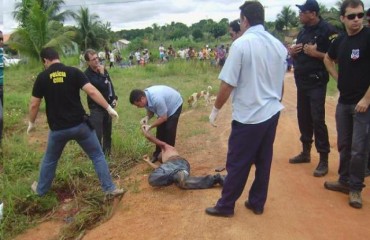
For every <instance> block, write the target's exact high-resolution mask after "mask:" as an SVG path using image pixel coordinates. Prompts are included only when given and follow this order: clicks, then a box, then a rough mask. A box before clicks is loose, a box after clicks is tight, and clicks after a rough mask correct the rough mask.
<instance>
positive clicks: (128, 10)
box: [0, 0, 370, 33]
mask: <svg viewBox="0 0 370 240" xmlns="http://www.w3.org/2000/svg"><path fill="white" fill-rule="evenodd" d="M15 2H20V0H0V9H1V10H0V29H2V30H3V32H5V33H9V32H11V31H13V30H14V28H16V27H17V23H16V22H14V20H13V17H12V12H13V11H14V4H15ZM64 2H65V6H64V8H65V9H66V8H68V9H71V10H73V11H77V10H78V9H79V8H80V7H81V6H82V7H88V8H89V10H90V13H96V14H97V15H98V16H99V17H100V19H101V20H102V21H103V22H110V23H111V26H112V30H113V31H117V30H121V29H135V28H145V27H148V26H152V24H153V23H156V24H158V25H160V26H162V25H164V24H169V23H171V22H172V21H174V22H182V23H185V24H186V25H188V26H190V25H191V24H192V23H195V22H198V21H199V20H201V19H213V20H214V21H219V20H221V19H222V18H228V19H229V20H234V19H236V18H238V17H239V6H240V5H242V4H243V2H244V1H243V0H65V1H64ZM260 2H261V3H262V4H263V5H264V6H265V11H266V20H267V21H274V20H275V19H276V15H277V14H278V13H279V12H280V11H281V10H282V8H283V6H292V9H293V10H296V11H297V12H298V8H297V7H295V4H303V3H304V2H305V0H295V1H294V0H261V1H260ZM318 2H320V3H322V4H324V5H326V6H327V7H328V8H330V7H332V6H334V5H335V3H336V2H337V0H318ZM363 2H364V3H365V7H370V0H363ZM66 24H67V25H73V24H74V22H73V21H72V20H68V21H67V22H66Z"/></svg>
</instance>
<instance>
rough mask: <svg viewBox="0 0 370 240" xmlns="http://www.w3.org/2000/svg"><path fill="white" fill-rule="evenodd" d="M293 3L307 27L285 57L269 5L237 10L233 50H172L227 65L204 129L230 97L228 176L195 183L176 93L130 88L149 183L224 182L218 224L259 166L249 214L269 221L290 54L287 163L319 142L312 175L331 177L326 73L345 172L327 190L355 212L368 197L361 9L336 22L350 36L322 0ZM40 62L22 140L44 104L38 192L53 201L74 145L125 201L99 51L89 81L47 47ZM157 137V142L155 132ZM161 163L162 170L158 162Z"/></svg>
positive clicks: (366, 46) (365, 31)
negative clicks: (110, 161)
mask: <svg viewBox="0 0 370 240" xmlns="http://www.w3.org/2000/svg"><path fill="white" fill-rule="evenodd" d="M296 6H297V7H298V9H299V19H300V22H301V23H302V25H303V27H302V30H301V31H300V32H299V34H298V37H297V42H296V44H295V45H292V46H289V47H288V48H287V47H286V46H284V44H282V43H281V41H279V40H278V39H276V38H275V37H274V36H272V35H271V34H270V33H268V32H267V31H266V30H265V29H264V26H263V24H264V21H265V19H264V7H263V6H262V4H261V3H259V2H258V1H246V2H245V3H244V4H243V5H242V6H240V18H239V19H238V20H236V21H234V22H232V23H230V29H229V32H230V36H231V38H232V40H233V43H232V45H231V47H230V51H228V46H227V47H226V48H225V47H224V46H220V47H219V48H217V50H215V49H211V48H208V46H207V45H206V46H204V48H203V49H202V50H200V51H198V53H196V50H195V49H192V48H189V49H187V50H185V51H184V50H183V49H180V50H179V51H178V52H177V54H178V56H179V57H180V58H184V59H192V58H198V59H200V58H199V57H200V56H202V59H203V60H206V59H212V58H213V55H211V53H212V52H214V53H215V52H216V51H217V54H216V53H215V55H216V56H217V57H218V60H216V59H214V60H215V61H216V62H217V64H219V65H220V66H222V68H221V72H220V74H219V77H218V78H219V79H220V82H221V83H220V87H219V92H218V94H217V98H216V101H215V103H214V106H213V108H212V111H211V113H210V115H209V122H210V123H211V124H212V125H214V126H215V125H216V121H217V117H218V115H219V113H220V109H221V108H222V107H223V106H224V104H225V103H226V101H227V100H228V99H229V98H230V96H232V99H231V101H232V105H233V109H232V116H231V117H232V124H231V133H230V136H229V141H228V151H227V155H226V170H227V175H226V176H221V175H219V174H216V175H207V176H200V177H192V176H190V164H189V162H188V161H187V160H186V159H185V158H183V157H181V156H180V155H179V153H178V152H177V150H176V149H175V142H176V132H177V125H178V121H179V117H180V115H181V112H182V105H183V99H182V97H181V94H180V93H179V92H178V91H177V90H175V89H173V88H171V87H169V86H164V85H154V86H151V87H148V88H146V89H143V90H141V89H134V90H132V91H131V93H130V96H129V101H130V103H131V104H132V105H134V106H136V107H138V108H145V110H146V115H145V116H144V117H143V118H142V119H141V120H140V126H141V131H142V133H143V135H144V136H145V137H146V138H147V139H148V140H149V141H151V142H153V143H154V144H155V145H156V149H155V151H154V153H153V154H152V156H151V158H149V157H145V159H144V160H145V161H146V162H148V164H150V165H151V166H153V167H154V168H156V169H155V170H154V171H153V172H152V173H151V174H150V175H149V178H148V181H149V184H150V185H152V186H167V185H169V184H172V183H175V184H176V185H178V186H179V187H181V188H183V189H204V188H210V187H213V186H215V185H217V184H218V185H220V186H222V192H221V197H220V198H219V199H218V201H217V203H216V204H215V206H213V207H209V208H206V209H205V212H206V214H208V215H211V216H219V217H231V216H233V215H234V208H235V202H236V201H237V200H238V199H239V198H240V196H241V194H242V192H243V191H244V188H245V185H246V181H247V179H248V176H249V173H250V170H251V167H252V165H255V167H256V172H255V176H254V180H253V183H252V185H251V187H250V189H249V192H248V196H247V199H246V201H245V203H244V205H245V207H246V208H247V209H248V210H251V211H252V212H253V213H254V214H262V213H263V212H264V207H265V204H266V201H267V196H268V186H269V180H270V171H271V163H272V159H273V144H274V141H275V135H276V129H277V125H278V121H279V117H280V111H281V110H282V109H283V108H284V106H283V104H282V99H283V82H284V76H285V72H286V69H287V59H286V57H287V55H288V53H289V54H290V56H292V58H293V61H294V78H295V82H296V86H297V119H298V126H299V130H300V141H301V142H302V152H301V153H299V154H298V155H297V156H294V157H292V158H290V159H289V163H291V164H300V163H308V162H310V161H311V160H312V158H311V148H312V144H313V143H314V144H315V147H316V150H317V152H318V153H319V160H318V165H317V167H316V169H315V170H314V172H313V175H314V176H315V177H323V176H325V175H326V174H327V173H328V170H329V168H328V161H329V152H330V145H329V138H328V130H327V126H326V123H325V96H326V88H327V83H328V81H329V74H330V75H331V76H332V77H333V78H334V79H335V80H336V81H337V83H338V90H339V99H338V104H337V108H336V115H335V118H336V127H337V133H338V139H337V142H338V151H339V155H340V159H339V161H340V163H339V170H338V174H339V178H338V180H337V181H326V182H325V183H324V186H325V188H326V189H328V190H332V191H338V192H343V193H346V194H348V196H349V200H348V203H349V205H350V206H351V207H354V208H361V207H362V196H361V191H362V189H363V188H364V187H365V185H364V178H365V174H366V172H367V171H368V167H369V166H368V162H369V160H368V159H370V157H369V150H370V147H369V146H370V145H369V144H370V132H369V129H370V110H369V105H370V79H369V76H370V68H369V66H370V28H367V27H364V26H363V18H364V17H365V13H364V4H363V2H362V1H361V0H345V1H343V3H342V5H341V7H340V20H341V21H342V23H343V24H344V26H345V32H343V33H338V32H337V31H336V30H335V29H334V28H333V27H332V26H330V24H328V23H327V22H325V21H324V20H323V19H322V18H321V16H320V8H319V5H318V3H317V1H316V0H307V1H306V2H305V3H304V4H302V5H296ZM367 19H368V22H369V25H370V11H367ZM236 25H237V26H236ZM170 47H171V50H170V51H167V53H166V50H165V47H164V46H163V45H162V44H161V46H160V47H159V49H158V50H159V56H162V59H161V61H166V60H165V58H166V54H168V53H169V52H170V53H171V54H174V55H176V53H175V50H174V49H173V48H172V46H170ZM138 52H139V54H140V51H139V50H138ZM139 54H138V55H139ZM140 56H141V55H140ZM40 58H41V59H42V62H43V64H44V66H45V70H44V71H43V72H41V73H40V74H39V75H38V77H37V79H36V81H35V83H34V87H33V90H32V97H31V102H30V108H29V126H28V129H27V133H30V132H31V131H32V130H34V128H35V119H36V116H37V112H38V110H39V108H40V104H41V100H42V99H43V98H44V99H45V102H46V113H47V120H48V124H49V128H50V133H49V139H48V145H47V149H46V152H45V155H44V157H43V159H42V164H41V168H40V176H39V180H38V182H34V184H33V185H32V189H33V191H34V192H35V193H37V194H38V195H40V196H42V195H44V194H46V192H47V191H48V190H49V189H50V186H51V183H52V180H53V178H54V175H55V169H56V166H57V162H58V160H59V158H60V156H61V153H62V150H63V148H64V146H65V144H66V143H67V142H68V141H70V140H76V141H77V142H78V143H79V144H80V146H81V147H82V149H83V150H84V151H85V152H86V153H87V154H88V156H89V157H90V158H91V160H92V162H93V164H94V167H95V170H96V173H97V176H98V178H99V180H100V182H101V187H102V189H103V191H104V192H105V193H106V194H111V195H113V196H118V195H122V194H123V193H124V190H123V189H120V188H117V187H116V186H115V184H114V183H113V182H112V179H111V176H110V174H109V169H108V165H107V163H106V160H105V155H104V153H105V154H108V155H109V153H110V151H111V138H110V137H111V136H110V135H111V131H112V118H114V117H118V114H117V112H116V111H115V110H114V108H115V106H116V104H117V101H118V97H117V96H116V94H115V91H114V87H113V83H112V79H111V78H110V75H109V73H108V71H107V70H106V69H105V68H104V66H102V64H101V63H100V60H99V54H98V53H96V52H95V51H94V50H92V49H88V50H86V51H85V53H84V60H85V61H86V63H87V65H88V67H87V69H86V70H85V73H83V72H82V71H80V70H78V69H76V68H73V67H68V66H65V65H63V64H62V63H61V62H60V60H59V55H58V53H57V52H56V51H55V50H54V49H52V48H45V49H43V50H42V51H41V53H40ZM140 59H141V58H140ZM133 61H136V63H137V64H139V63H140V61H141V60H139V58H138V57H137V56H136V53H135V54H134V56H133ZM337 66H338V68H337ZM266 68H268V71H267V69H266ZM50 77H51V78H52V81H49V79H50ZM80 89H82V90H83V91H85V92H86V93H87V95H88V107H89V109H90V116H87V114H86V112H85V110H84V109H83V107H82V104H81V101H80V98H79V97H80V96H79V94H80V91H79V90H80ZM154 116H156V117H155V118H154V120H152V119H153V117H154ZM150 122H151V123H150ZM154 128H156V137H154V136H152V134H151V133H150V131H151V130H152V129H154ZM157 161H159V162H160V165H159V166H158V165H156V164H154V163H155V162H157Z"/></svg>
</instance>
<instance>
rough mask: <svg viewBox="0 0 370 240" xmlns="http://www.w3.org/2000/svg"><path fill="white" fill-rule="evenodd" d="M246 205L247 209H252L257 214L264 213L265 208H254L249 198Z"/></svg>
mask: <svg viewBox="0 0 370 240" xmlns="http://www.w3.org/2000/svg"><path fill="white" fill-rule="evenodd" d="M244 206H245V207H246V208H247V209H249V210H251V211H252V212H253V213H254V214H256V215H261V214H262V213H263V209H256V208H253V207H252V206H251V205H250V204H249V202H248V200H247V201H245V203H244Z"/></svg>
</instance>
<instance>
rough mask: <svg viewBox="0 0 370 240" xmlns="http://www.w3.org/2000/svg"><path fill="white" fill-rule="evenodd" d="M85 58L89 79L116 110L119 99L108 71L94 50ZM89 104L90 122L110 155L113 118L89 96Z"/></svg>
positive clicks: (85, 55) (106, 152)
mask: <svg viewBox="0 0 370 240" xmlns="http://www.w3.org/2000/svg"><path fill="white" fill-rule="evenodd" d="M84 58H85V60H86V63H87V65H88V68H87V69H86V70H85V74H86V76H87V78H88V79H89V80H90V83H91V84H92V85H93V86H94V87H96V89H98V91H99V92H100V93H101V94H102V95H103V97H104V99H105V100H106V101H107V102H108V103H109V105H111V106H112V108H114V107H115V106H116V104H117V100H118V97H117V96H116V94H115V91H114V87H113V83H112V80H111V78H110V76H109V74H108V71H107V70H106V69H105V68H104V66H103V65H101V64H100V62H99V58H98V55H97V53H96V52H95V51H94V50H93V49H88V50H86V51H85V54H84ZM87 104H88V106H89V109H90V121H91V124H92V125H93V127H94V129H95V131H96V135H97V136H98V139H99V142H100V144H101V145H102V147H103V152H104V153H105V154H107V155H109V154H110V151H111V146H112V117H111V116H110V115H109V114H108V112H107V111H106V110H105V109H104V108H103V107H101V106H100V105H99V104H97V103H96V102H95V101H94V100H93V99H92V98H91V97H90V96H87Z"/></svg>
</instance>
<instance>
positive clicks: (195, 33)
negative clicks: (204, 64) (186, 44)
mask: <svg viewBox="0 0 370 240" xmlns="http://www.w3.org/2000/svg"><path fill="white" fill-rule="evenodd" d="M191 35H192V36H193V38H194V39H195V40H196V41H199V40H202V39H203V32H202V30H200V29H195V30H193V32H192V33H191Z"/></svg>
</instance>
